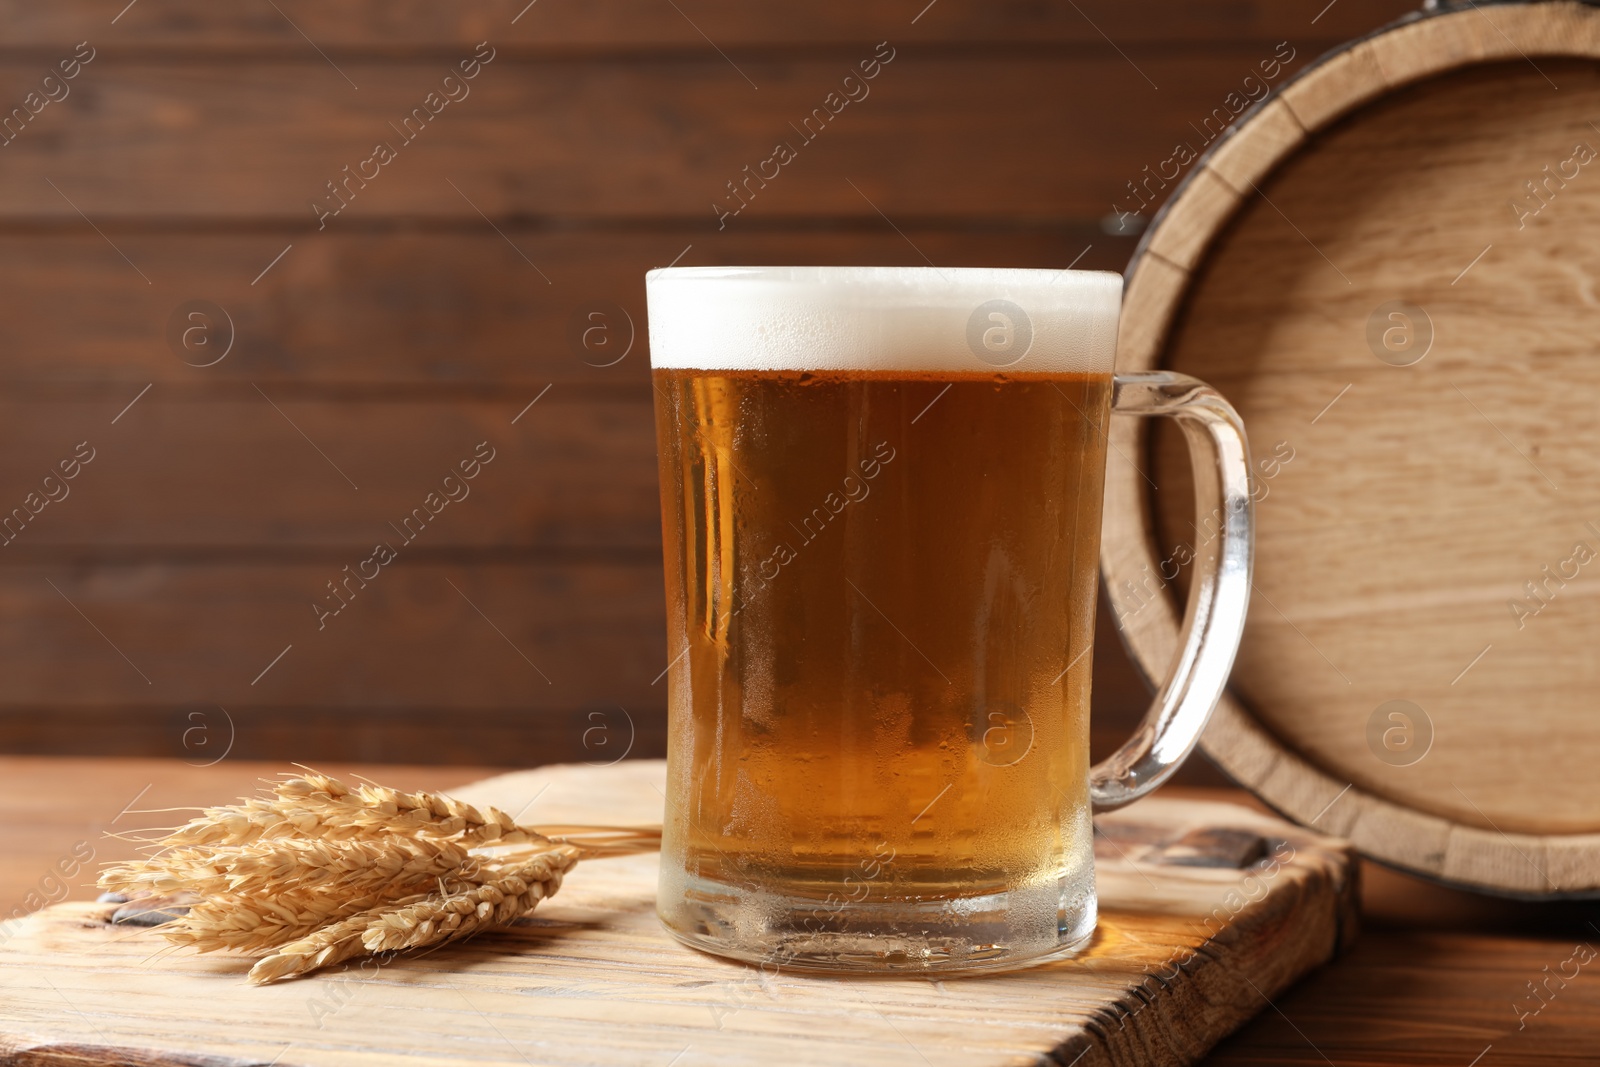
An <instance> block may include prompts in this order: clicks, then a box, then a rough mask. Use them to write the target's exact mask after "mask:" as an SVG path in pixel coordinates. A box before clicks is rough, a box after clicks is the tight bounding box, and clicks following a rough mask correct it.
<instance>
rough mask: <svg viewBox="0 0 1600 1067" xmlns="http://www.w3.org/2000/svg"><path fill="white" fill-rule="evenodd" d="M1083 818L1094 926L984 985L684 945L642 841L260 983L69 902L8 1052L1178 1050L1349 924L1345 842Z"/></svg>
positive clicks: (844, 1055) (1141, 810) (864, 1060)
mask: <svg viewBox="0 0 1600 1067" xmlns="http://www.w3.org/2000/svg"><path fill="white" fill-rule="evenodd" d="M664 782H665V764H664V763H661V762H659V761H630V762H625V763H622V764H618V765H616V766H612V767H605V768H592V767H575V766H566V767H547V768H541V769H539V770H534V771H525V772H520V773H517V774H510V775H504V776H502V777H498V778H492V779H489V780H487V781H484V782H479V783H477V784H475V785H472V786H470V787H467V788H464V789H460V790H456V791H454V795H457V796H460V797H461V798H463V799H466V800H470V801H472V802H474V803H479V804H484V803H488V804H493V805H495V806H497V807H500V808H503V809H504V810H506V811H510V812H521V816H520V819H521V821H523V822H525V823H532V824H537V823H560V822H611V821H615V822H618V823H624V824H627V823H635V824H636V823H641V822H654V821H658V820H659V818H660V815H661V806H662V796H661V792H660V790H661V788H662V786H663V784H664ZM389 784H393V785H398V786H402V787H403V786H405V784H406V783H403V782H395V783H389ZM219 799H221V798H219ZM1098 825H1099V830H1100V833H1099V834H1098V835H1097V840H1096V849H1095V852H1096V860H1097V864H1098V872H1099V888H1100V898H1101V919H1100V927H1099V931H1098V933H1097V934H1096V936H1095V938H1094V941H1093V943H1092V944H1091V945H1090V947H1089V948H1088V949H1087V950H1086V951H1085V952H1084V953H1083V954H1082V955H1081V956H1079V957H1077V958H1075V959H1071V960H1067V961H1063V962H1057V963H1054V964H1050V965H1046V966H1042V967H1038V968H1035V969H1033V970H1028V971H1022V972H1018V973H1014V974H1009V975H1002V976H995V977H985V978H969V979H946V980H943V981H929V980H925V979H884V980H860V979H852V980H848V981H846V980H842V979H829V978H817V977H798V976H795V975H791V974H786V973H763V972H762V971H760V970H758V969H754V968H749V967H745V966H741V965H739V964H734V963H729V962H726V961H723V960H719V959H714V958H712V957H710V956H705V955H701V954H699V953H696V952H693V951H691V950H689V949H686V948H682V947H680V946H679V945H678V944H677V943H676V942H674V941H672V940H671V939H669V938H668V937H667V936H666V935H665V934H664V933H663V932H662V931H661V929H660V927H659V926H658V925H657V922H656V918H655V912H654V906H655V885H656V867H657V860H656V857H655V856H654V855H647V856H636V857H630V858H627V859H613V860H598V861H593V862H589V863H585V864H582V865H580V866H579V867H578V868H577V870H576V871H574V872H573V873H572V874H571V875H570V876H569V877H568V879H567V881H566V884H565V886H564V887H563V888H562V890H561V892H560V894H559V895H558V896H556V897H555V898H554V899H553V900H551V901H550V902H549V903H548V905H546V906H541V907H540V909H539V910H538V911H537V912H536V913H535V917H532V918H529V919H525V920H522V921H521V922H520V923H519V924H518V925H517V926H516V927H514V928H512V929H511V930H509V931H507V932H504V933H501V934H496V935H489V936H484V937H480V938H478V939H476V940H474V941H471V942H468V943H467V944H465V945H461V946H456V947H451V948H447V949H442V950H438V951H435V952H432V953H429V954H427V955H423V956H419V957H414V958H407V959H400V960H396V961H393V962H390V963H388V964H386V965H385V966H383V967H382V968H381V969H373V968H371V967H369V968H368V969H366V970H363V969H361V968H360V967H357V966H352V967H350V968H348V969H347V970H345V971H343V972H335V973H330V974H326V975H321V976H317V977H313V978H310V979H306V980H302V981H297V982H289V983H282V984H279V985H273V986H268V987H264V988H254V987H250V986H247V985H245V984H244V980H243V979H244V973H245V971H246V970H247V969H248V967H249V964H248V961H246V960H244V959H240V958H230V957H226V956H216V955H213V956H195V955H190V954H187V953H180V952H175V951H173V950H170V949H168V948H166V947H165V945H166V942H165V940H164V939H162V938H161V937H159V935H157V934H155V933H154V932H153V931H149V930H130V929H129V928H127V927H123V926H113V925H110V924H108V922H107V921H106V920H107V918H108V916H109V914H110V912H111V910H112V907H111V906H108V905H97V904H87V903H84V904H77V903H75V904H60V905H56V906H54V907H51V908H48V909H46V910H45V911H42V912H39V913H36V914H35V915H34V916H32V917H31V918H30V919H29V920H28V921H27V922H26V924H25V925H24V926H23V927H22V928H21V930H20V931H19V932H18V933H17V934H16V935H15V936H13V937H12V938H11V939H10V940H9V941H7V942H5V943H4V945H0V1065H6V1067H22V1065H26V1067H58V1065H59V1067H66V1065H73V1067H83V1065H90V1064H95V1065H110V1064H123V1065H125V1064H132V1065H135V1067H158V1065H159V1067H179V1065H188V1067H264V1065H267V1064H274V1065H276V1067H294V1065H299V1067H335V1065H338V1067H344V1065H352V1067H353V1065H363V1067H368V1065H371V1067H376V1065H384V1067H391V1065H393V1064H396V1063H402V1062H403V1063H407V1064H415V1065H417V1067H464V1065H467V1064H524V1063H527V1064H617V1065H627V1067H638V1065H647V1067H651V1065H653V1067H696V1065H700V1064H722V1065H733V1064H758V1063H759V1064H765V1063H784V1064H792V1063H828V1064H862V1065H867V1064H872V1065H877V1064H889V1063H893V1064H907V1063H917V1064H923V1063H925V1064H927V1065H929V1067H944V1065H946V1064H952V1065H953V1064H996V1065H998V1064H1037V1063H1042V1062H1054V1063H1059V1064H1063V1065H1068V1064H1075V1065H1078V1067H1100V1065H1108V1064H1118V1065H1122V1064H1126V1065H1133V1064H1186V1063H1193V1062H1195V1061H1196V1060H1197V1059H1199V1057H1201V1056H1202V1055H1203V1054H1204V1053H1205V1052H1206V1050H1207V1049H1209V1048H1210V1047H1211V1046H1212V1045H1213V1044H1215V1043H1216V1042H1217V1041H1218V1040H1219V1039H1220V1038H1222V1037H1223V1036H1224V1035H1226V1034H1227V1033H1229V1032H1230V1031H1232V1030H1234V1029H1235V1028H1237V1027H1238V1026H1240V1025H1241V1024H1242V1023H1244V1022H1245V1021H1246V1020H1247V1019H1249V1018H1250V1017H1251V1016H1253V1015H1255V1014H1256V1013H1257V1012H1259V1011H1261V1010H1262V1009H1264V1008H1266V1007H1267V1005H1268V1003H1269V998H1274V997H1276V996H1277V994H1278V993H1279V992H1281V991H1282V990H1284V989H1285V988H1286V987H1288V986H1289V985H1290V984H1291V983H1293V982H1294V981H1295V980H1296V979H1297V978H1299V977H1300V976H1301V975H1303V974H1305V973H1306V972H1307V971H1309V970H1311V969H1312V968H1314V967H1316V966H1318V965H1319V964H1321V963H1323V962H1325V961H1326V960H1328V959H1329V958H1330V957H1332V956H1333V955H1334V954H1336V953H1337V952H1338V951H1340V949H1341V948H1342V947H1344V946H1345V945H1346V944H1347V943H1348V941H1349V940H1350V938H1351V937H1352V936H1353V935H1354V932H1355V914H1356V886H1355V870H1356V868H1355V866H1354V864H1353V861H1352V857H1351V855H1350V853H1349V851H1348V849H1347V847H1346V846H1345V845H1344V844H1343V843H1342V842H1338V841H1334V840H1331V839H1328V838H1324V837H1319V836H1317V835H1316V834H1313V833H1311V832H1309V831H1306V830H1302V829H1300V828H1298V827H1294V826H1291V825H1289V824H1288V823H1284V822H1281V821H1279V820H1277V819H1274V818H1271V817H1268V816H1264V815H1261V814H1258V813H1256V812H1253V811H1250V810H1248V809H1246V808H1243V807H1240V806H1237V805H1234V804H1224V803H1215V802H1203V801H1193V800H1172V799H1166V798H1163V797H1155V798H1152V799H1149V800H1146V801H1144V802H1142V803H1140V804H1137V805H1135V806H1133V807H1132V808H1129V809H1126V810H1124V811H1120V812H1116V813H1114V814H1111V815H1107V816H1104V817H1102V818H1101V819H1100V820H1099V823H1098Z"/></svg>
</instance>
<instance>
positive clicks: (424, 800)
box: [273, 771, 538, 845]
mask: <svg viewBox="0 0 1600 1067" xmlns="http://www.w3.org/2000/svg"><path fill="white" fill-rule="evenodd" d="M273 792H274V793H275V794H276V795H277V796H278V798H279V799H280V800H285V801H295V802H300V803H303V804H305V805H307V806H308V807H312V808H313V809H314V810H315V809H316V808H317V807H318V806H319V805H320V806H321V809H322V810H323V811H324V812H325V813H326V814H327V815H329V816H330V817H332V818H334V819H336V820H337V819H344V820H348V821H350V822H353V823H356V824H364V825H381V826H383V827H384V828H386V829H394V830H401V829H404V830H409V831H411V832H414V833H425V834H434V835H438V836H440V837H456V836H459V837H461V838H462V839H463V840H470V841H471V842H472V843H473V844H475V845H495V844H504V845H520V844H529V843H533V842H534V841H535V839H536V838H537V836H538V835H530V834H529V833H528V832H527V831H525V830H523V829H522V828H521V827H519V826H518V825H517V824H516V823H515V822H514V821H513V820H512V818H511V816H509V815H507V814H506V813H505V812H503V811H501V810H500V809H499V808H494V807H491V808H488V809H487V810H486V811H485V810H481V809H479V808H477V807H474V806H473V805H471V804H468V803H466V802H465V801H461V800H456V799H454V798H453V797H447V796H445V795H443V794H441V793H426V792H416V793H407V792H403V791H401V790H399V789H389V788H387V787H385V786H380V785H372V784H369V783H362V784H361V785H359V786H356V787H355V788H351V787H350V786H347V785H345V784H344V783H343V782H341V781H339V780H338V779H337V778H332V777H329V776H328V775H325V774H318V773H315V772H312V771H307V772H306V773H305V774H302V775H299V776H297V777H292V778H286V779H284V780H283V781H281V782H279V783H277V785H275V786H274V787H273Z"/></svg>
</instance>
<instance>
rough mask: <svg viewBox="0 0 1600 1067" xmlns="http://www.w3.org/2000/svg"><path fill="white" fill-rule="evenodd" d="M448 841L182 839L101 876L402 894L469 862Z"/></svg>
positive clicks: (135, 886) (149, 883) (134, 888)
mask: <svg viewBox="0 0 1600 1067" xmlns="http://www.w3.org/2000/svg"><path fill="white" fill-rule="evenodd" d="M468 859H469V854H468V852H467V850H466V849H465V848H463V847H462V846H460V845H458V844H456V843H454V842H452V841H443V840H433V839H429V838H420V837H408V836H402V835H399V834H384V835H382V836H375V837H368V838H362V839H351V840H345V841H330V840H327V839H323V838H309V839H302V838H287V837H278V838H271V839H263V840H257V841H254V842H251V843H249V844H246V845H240V846H237V847H232V848H217V847H211V846H187V847H183V848H175V849H170V850H168V851H165V852H161V853H159V854H157V855H156V856H154V857H152V858H150V859H145V860H135V861H133V862H131V863H128V864H124V865H122V866H118V867H112V868H110V869H108V870H107V871H106V872H105V873H104V874H103V875H101V879H100V881H101V884H102V885H104V886H106V887H108V888H111V889H113V890H115V891H117V892H122V893H128V894H130V895H135V894H139V893H156V894H161V893H181V892H189V893H194V894H197V895H200V896H209V895H214V894H220V893H231V894H249V893H251V892H261V891H268V892H278V893H282V892H285V891H289V890H315V891H318V892H322V893H328V894H341V895H360V894H362V893H365V892H369V891H370V892H377V893H380V894H384V895H388V896H391V897H392V896H403V895H405V887H409V886H416V887H419V889H420V888H426V887H427V886H429V885H431V884H432V883H433V882H434V881H435V880H436V879H438V878H440V877H442V876H444V875H447V874H450V873H452V872H454V871H457V870H459V869H460V868H461V867H462V866H463V865H464V864H466V863H467V862H468Z"/></svg>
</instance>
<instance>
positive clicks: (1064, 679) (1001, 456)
mask: <svg viewBox="0 0 1600 1067" xmlns="http://www.w3.org/2000/svg"><path fill="white" fill-rule="evenodd" d="M646 288H647V293H648V301H649V322H650V349H651V366H652V375H653V377H654V385H655V394H656V432H657V437H658V445H659V449H660V462H661V501H662V529H663V533H664V538H665V551H666V584H667V621H668V629H667V632H668V640H669V648H668V650H667V655H668V658H669V659H670V660H671V667H670V668H669V670H668V678H669V681H668V694H669V695H668V711H669V722H668V738H669V740H668V748H669V752H668V759H667V775H668V788H667V793H666V800H667V804H666V819H665V838H664V840H663V843H662V855H661V884H660V895H659V898H658V910H659V913H660V916H661V920H662V922H663V923H664V924H665V926H666V928H667V929H668V930H669V931H670V932H671V933H672V934H673V935H674V936H676V937H677V938H678V939H679V940H681V941H683V942H685V943H686V944H689V945H691V946H693V947H695V948H699V949H703V950H706V951H708V952H713V953H717V954H720V955H723V956H729V957H733V958H736V959H741V960H746V961H750V962H756V963H762V964H768V965H771V966H773V967H778V968H784V967H788V968H793V969H796V970H820V971H832V972H841V971H842V972H852V971H854V972H871V973H882V972H916V973H925V974H934V973H939V972H952V973H959V972H975V971H984V970H997V969H1002V968H1011V967H1016V966H1019V965H1021V964H1024V963H1030V962H1034V961H1038V960H1042V959H1046V958H1048V957H1052V956H1057V955H1062V954H1067V953H1070V952H1072V951H1073V950H1074V949H1076V948H1078V947H1079V946H1081V945H1082V944H1083V943H1084V942H1085V941H1086V939H1088V937H1089V936H1090V935H1091V933H1092V932H1093V930H1094V924H1095V914H1096V901H1095V883H1094V866H1093V863H1094V848H1093V828H1092V825H1091V822H1090V815H1091V811H1092V810H1094V809H1101V810H1104V809H1108V808H1114V807H1117V806H1119V805H1122V804H1126V803H1128V802H1129V801H1132V800H1135V799H1137V798H1139V797H1141V796H1143V795H1145V794H1146V793H1148V792H1150V791H1151V790H1152V789H1154V788H1155V787H1156V786H1158V785H1160V784H1161V783H1162V782H1163V781H1164V780H1165V779H1166V778H1167V777H1168V776H1169V775H1170V774H1171V773H1172V772H1173V770H1175V769H1176V768H1177V766H1178V765H1179V764H1180V763H1181V762H1182V761H1183V759H1184V758H1185V757H1186V756H1187V755H1188V754H1189V753H1190V751H1191V750H1192V749H1193V747H1194V745H1195V742H1196V741H1197V739H1198V738H1199V736H1200V732H1201V730H1202V728H1203V727H1204V726H1205V723H1206V720H1207V719H1208V718H1209V717H1210V715H1211V710H1212V708H1213V707H1214V706H1215V704H1216V702H1217V699H1218V697H1219V696H1220V695H1221V693H1222V689H1223V686H1224V684H1225V682H1226V680H1227V676H1228V672H1229V670H1230V668H1231V667H1232V664H1233V658H1234V654H1235V652H1236V650H1237V647H1238V642H1239V636H1240V633H1241V631H1242V629H1243V626H1244V615H1245V607H1246V603H1247V600H1248V597H1249V590H1250V568H1251V542H1252V517H1253V516H1252V509H1251V499H1250V484H1249V483H1250V476H1249V470H1250V465H1249V454H1248V446H1247V444H1246V441H1245V436H1244V430H1243V427H1242V426H1241V425H1240V422H1239V418H1238V416H1237V414H1235V412H1234V411H1233V409H1232V408H1231V407H1230V406H1229V405H1228V403H1227V402H1226V401H1225V400H1223V399H1222V398H1221V397H1220V396H1219V395H1218V394H1217V393H1215V392H1214V391H1212V390H1211V389H1210V388H1209V387H1207V386H1205V385H1204V384H1202V383H1201V382H1198V381H1196V380H1195V379H1193V378H1188V377H1184V376H1183V375H1178V374H1169V373H1146V374H1130V375H1116V374H1114V373H1113V360H1114V356H1115V352H1116V338H1117V321H1118V315H1119V310H1120V304H1121V293H1122V279H1121V277H1120V276H1118V275H1116V274H1108V273H1103V272H1088V271H1048V270H990V269H935V268H921V267H918V268H872V267H758V268H701V267H692V268H670V269H666V270H656V271H652V272H650V274H649V275H648V279H647V283H646ZM1112 413H1122V414H1130V415H1164V416H1170V417H1172V418H1175V419H1177V420H1178V421H1179V423H1180V425H1181V426H1182V427H1183V429H1184V430H1185V437H1186V438H1187V440H1188V443H1189V446H1190V450H1191V453H1192V456H1193V463H1194V469H1195V482H1196V506H1197V510H1196V514H1197V515H1205V514H1208V513H1212V514H1214V517H1215V520H1216V521H1217V522H1218V523H1219V524H1220V525H1219V535H1218V536H1217V537H1214V538H1213V539H1212V541H1211V542H1210V544H1209V545H1208V546H1207V547H1206V548H1205V549H1203V550H1202V551H1201V555H1200V558H1198V559H1197V560H1196V563H1195V568H1194V573H1193V581H1192V583H1191V591H1190V600H1189V607H1188V611H1187V614H1186V618H1185V622H1184V629H1183V634H1182V638H1181V640H1180V642H1179V649H1178V657H1177V662H1176V664H1175V665H1174V667H1173V669H1172V675H1171V677H1170V678H1168V679H1167V681H1166V683H1165V685H1164V686H1163V687H1162V688H1161V690H1160V692H1159V693H1158V694H1157V696H1156V698H1155V700H1154V703H1153V704H1152V706H1151V708H1150V711H1149V712H1148V714H1147V716H1146V718H1145V720H1144V722H1143V724H1142V725H1141V726H1140V728H1139V730H1138V732H1137V733H1136V734H1135V735H1134V738H1133V739H1132V740H1131V741H1129V742H1128V743H1127V744H1126V745H1125V746H1124V747H1123V748H1122V749H1121V750H1120V751H1119V752H1117V753H1116V754H1115V755H1114V756H1112V757H1111V758H1110V759H1108V760H1106V761H1105V762H1103V763H1101V764H1098V765H1096V766H1093V767H1091V766H1090V764H1089V755H1088V753H1089V682H1090V660H1091V649H1092V647H1093V643H1094V620H1095V598H1096V582H1097V563H1098V555H1099V543H1100V512H1101V498H1102V490H1103V485H1104V480H1105V468H1106V451H1107V438H1106V423H1107V419H1108V417H1109V416H1110V415H1111V414H1112Z"/></svg>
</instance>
